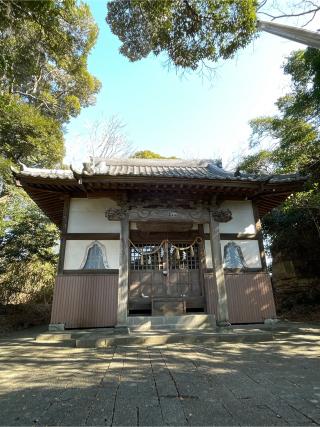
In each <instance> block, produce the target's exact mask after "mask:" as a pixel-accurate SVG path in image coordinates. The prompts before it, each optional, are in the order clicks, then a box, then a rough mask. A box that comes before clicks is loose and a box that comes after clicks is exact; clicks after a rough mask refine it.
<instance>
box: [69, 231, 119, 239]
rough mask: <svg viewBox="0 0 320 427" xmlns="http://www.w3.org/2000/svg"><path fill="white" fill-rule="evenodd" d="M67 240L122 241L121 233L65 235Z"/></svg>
mask: <svg viewBox="0 0 320 427" xmlns="http://www.w3.org/2000/svg"><path fill="white" fill-rule="evenodd" d="M62 236H63V237H64V238H65V239H66V240H120V233H65V234H62Z"/></svg>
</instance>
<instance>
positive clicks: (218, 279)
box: [209, 211, 229, 326]
mask: <svg viewBox="0 0 320 427" xmlns="http://www.w3.org/2000/svg"><path fill="white" fill-rule="evenodd" d="M209 214H210V215H209V216H210V222H209V227H210V244H211V253H212V266H213V280H214V282H215V283H216V285H217V293H218V310H217V311H218V312H217V324H218V326H228V325H229V312H228V299H227V290H226V284H225V278H224V271H223V262H222V256H221V245H220V231H219V223H218V222H217V221H215V219H214V216H213V212H211V211H209Z"/></svg>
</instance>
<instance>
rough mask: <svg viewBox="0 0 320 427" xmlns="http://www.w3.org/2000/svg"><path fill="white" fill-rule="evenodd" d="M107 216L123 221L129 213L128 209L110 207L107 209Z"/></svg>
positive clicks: (110, 218) (109, 218)
mask: <svg viewBox="0 0 320 427" xmlns="http://www.w3.org/2000/svg"><path fill="white" fill-rule="evenodd" d="M105 215H106V218H107V219H108V220H109V221H121V220H122V219H124V218H125V217H126V215H127V209H122V208H109V209H107V210H106V214H105Z"/></svg>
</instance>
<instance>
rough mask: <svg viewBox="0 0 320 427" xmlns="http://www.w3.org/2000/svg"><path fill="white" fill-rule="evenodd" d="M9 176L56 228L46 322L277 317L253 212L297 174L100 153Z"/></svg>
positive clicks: (55, 325)
mask: <svg viewBox="0 0 320 427" xmlns="http://www.w3.org/2000/svg"><path fill="white" fill-rule="evenodd" d="M14 175H15V178H16V180H17V183H18V185H20V186H22V187H23V188H24V190H25V191H26V192H27V193H28V194H29V195H30V197H31V198H32V199H33V200H34V201H35V202H36V203H37V205H38V206H39V207H40V208H41V209H42V210H43V212H44V213H45V214H46V215H47V216H48V217H49V218H50V219H51V220H52V221H53V222H54V223H55V224H56V225H57V226H58V227H59V229H60V231H61V244H60V257H59V265H58V271H57V277H56V283H55V288H54V295H53V305H52V316H51V325H50V328H51V330H54V329H64V328H66V329H68V328H94V327H114V326H130V325H134V324H136V323H138V321H139V319H140V320H141V319H143V320H146V319H147V320H148V319H149V320H152V319H153V318H157V319H159V318H160V317H163V319H168V318H169V317H170V316H175V318H177V317H179V318H181V319H182V320H183V319H187V318H190V319H191V320H192V322H194V325H195V327H199V328H201V324H202V323H201V322H202V320H201V321H200V319H203V318H204V317H205V316H207V317H210V319H214V322H217V324H219V325H226V324H229V323H231V324H241V323H259V322H264V321H265V320H266V319H270V318H275V317H276V312H275V305H274V298H273V293H272V286H271V279H270V275H269V273H268V272H267V266H266V259H265V253H264V249H263V241H262V235H261V225H260V220H261V218H262V217H263V216H264V215H265V214H266V213H268V212H269V211H270V210H271V209H273V208H275V207H277V206H279V205H280V204H281V203H282V202H283V201H284V200H285V199H286V198H287V197H288V196H289V195H290V194H292V193H293V192H295V191H298V190H300V189H301V188H302V186H303V184H304V182H305V178H304V177H302V176H299V175H297V174H290V175H250V174H242V173H235V174H234V173H232V172H227V171H225V170H224V169H222V168H221V165H219V164H217V162H215V161H211V160H198V161H185V160H171V159H170V160H153V159H152V160H150V159H105V158H92V159H91V161H90V162H89V163H84V164H83V167H82V168H81V170H76V169H68V170H48V169H34V168H27V167H23V169H22V170H21V171H20V172H14ZM197 319H199V321H198V322H197Z"/></svg>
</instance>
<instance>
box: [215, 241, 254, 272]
mask: <svg viewBox="0 0 320 427" xmlns="http://www.w3.org/2000/svg"><path fill="white" fill-rule="evenodd" d="M229 242H230V240H221V253H222V257H223V253H224V247H225V245H227V244H228V243H229ZM234 242H235V243H236V244H237V245H239V246H240V248H241V251H242V253H243V257H244V259H245V261H246V263H247V265H248V267H249V268H261V259H260V251H259V243H258V240H234Z"/></svg>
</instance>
